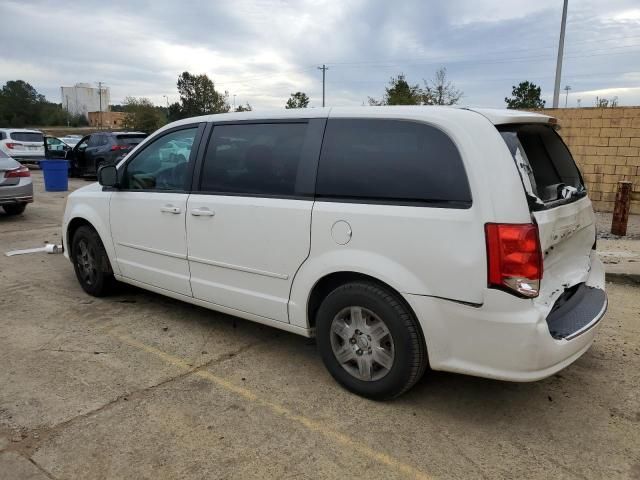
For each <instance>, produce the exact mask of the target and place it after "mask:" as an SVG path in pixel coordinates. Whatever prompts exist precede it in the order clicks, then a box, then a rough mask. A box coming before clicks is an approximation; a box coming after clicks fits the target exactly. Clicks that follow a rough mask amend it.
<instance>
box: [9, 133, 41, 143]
mask: <svg viewBox="0 0 640 480" xmlns="http://www.w3.org/2000/svg"><path fill="white" fill-rule="evenodd" d="M9 135H10V137H11V140H17V141H18V142H39V143H44V136H43V135H42V134H41V133H37V132H11V133H10V134H9Z"/></svg>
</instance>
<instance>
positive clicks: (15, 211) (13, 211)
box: [2, 203, 27, 215]
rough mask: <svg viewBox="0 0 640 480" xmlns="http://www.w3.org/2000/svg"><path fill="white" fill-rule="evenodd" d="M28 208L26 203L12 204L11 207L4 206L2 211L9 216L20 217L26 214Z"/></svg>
mask: <svg viewBox="0 0 640 480" xmlns="http://www.w3.org/2000/svg"><path fill="white" fill-rule="evenodd" d="M26 208H27V204H26V203H10V204H9V205H3V206H2V209H3V210H4V212H5V213H6V214H7V215H20V214H21V213H24V210H25V209H26Z"/></svg>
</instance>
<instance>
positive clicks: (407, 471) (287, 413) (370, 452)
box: [111, 332, 433, 480]
mask: <svg viewBox="0 0 640 480" xmlns="http://www.w3.org/2000/svg"><path fill="white" fill-rule="evenodd" d="M111 335H113V336H114V337H116V338H117V339H119V340H120V341H122V342H124V343H126V344H128V345H130V346H132V347H134V348H138V349H140V350H144V351H145V352H148V353H151V354H153V355H155V356H156V357H159V358H160V359H162V360H163V361H165V362H166V363H168V364H170V365H173V366H175V367H179V368H181V369H183V370H192V369H193V367H192V366H191V365H189V364H188V363H187V362H186V361H184V360H182V359H181V358H179V357H176V356H174V355H171V354H169V353H166V352H163V351H162V350H159V349H157V348H155V347H152V346H150V345H146V344H144V343H142V342H139V341H138V340H135V339H134V338H131V337H130V336H128V335H123V334H117V333H115V332H114V333H112V334H111ZM194 375H197V376H198V377H200V378H203V379H205V380H208V381H210V382H211V383H214V384H215V385H217V386H219V387H221V388H224V389H225V390H227V391H230V392H233V393H235V394H237V395H239V396H241V397H242V398H244V399H245V400H248V401H250V402H253V403H257V404H259V405H262V406H263V407H266V408H268V409H269V410H271V411H272V412H274V413H276V414H278V415H281V416H283V417H284V418H286V419H287V420H289V421H291V422H294V423H297V424H299V425H302V426H303V427H305V428H306V429H307V430H310V431H313V432H316V433H319V434H321V435H323V436H325V437H327V438H328V439H330V440H333V441H334V442H336V443H339V444H341V445H343V446H345V447H348V448H349V449H350V451H356V452H359V453H360V454H362V455H363V456H365V457H368V458H370V459H372V460H375V461H377V462H379V463H381V464H383V465H386V466H388V467H390V468H392V469H395V470H397V471H399V472H402V473H403V474H404V475H406V476H408V477H411V478H417V479H421V480H428V479H431V478H433V477H431V476H429V475H427V474H426V473H424V472H422V471H420V470H418V469H417V468H415V467H413V466H411V465H408V464H406V463H403V462H401V461H400V460H398V459H396V458H394V457H392V456H391V455H387V454H386V453H383V452H379V451H377V450H374V449H372V448H369V447H367V446H366V445H362V443H361V442H359V441H356V440H354V439H352V438H351V437H349V436H348V435H345V434H343V433H340V432H337V431H335V430H332V429H330V428H327V427H326V426H325V425H324V424H322V423H321V422H317V421H315V420H312V419H310V418H308V417H305V416H303V415H298V414H296V413H294V412H292V411H291V410H289V409H288V408H286V407H283V406H282V405H279V404H277V403H273V402H270V401H269V400H265V399H264V398H261V397H259V396H258V395H257V394H256V393H254V392H252V391H251V390H248V389H246V388H244V387H240V386H238V385H235V384H234V383H232V382H230V381H229V380H226V379H224V378H222V377H219V376H217V375H214V374H213V373H211V372H209V371H207V370H197V371H195V372H194Z"/></svg>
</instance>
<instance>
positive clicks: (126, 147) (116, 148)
mask: <svg viewBox="0 0 640 480" xmlns="http://www.w3.org/2000/svg"><path fill="white" fill-rule="evenodd" d="M118 150H129V146H127V145H111V151H112V152H115V151H118Z"/></svg>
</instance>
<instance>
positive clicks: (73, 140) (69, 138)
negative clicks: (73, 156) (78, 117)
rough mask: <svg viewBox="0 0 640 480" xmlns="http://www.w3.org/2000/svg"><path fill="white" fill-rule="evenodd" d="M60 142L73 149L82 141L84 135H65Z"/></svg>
mask: <svg viewBox="0 0 640 480" xmlns="http://www.w3.org/2000/svg"><path fill="white" fill-rule="evenodd" d="M60 140H62V141H63V142H64V143H66V144H67V145H69V146H70V147H71V148H73V147H75V146H76V145H77V144H78V142H79V141H80V140H82V135H65V136H64V137H60Z"/></svg>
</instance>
